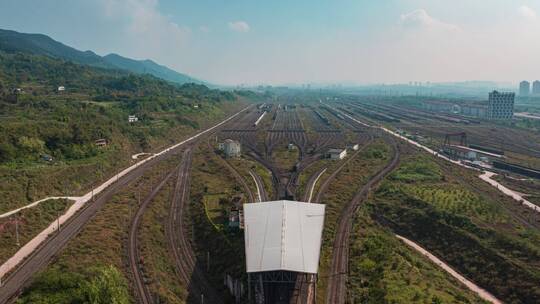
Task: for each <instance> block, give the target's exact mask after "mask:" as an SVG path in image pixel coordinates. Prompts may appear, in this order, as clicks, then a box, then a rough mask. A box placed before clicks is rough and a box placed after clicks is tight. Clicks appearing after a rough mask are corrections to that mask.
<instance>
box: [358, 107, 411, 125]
mask: <svg viewBox="0 0 540 304" xmlns="http://www.w3.org/2000/svg"><path fill="white" fill-rule="evenodd" d="M350 105H352V107H353V108H354V109H359V110H361V111H369V112H370V113H373V114H372V115H374V117H372V118H374V119H379V120H382V121H386V122H400V121H401V119H410V120H417V119H416V118H415V117H403V116H402V115H396V114H395V113H388V112H387V111H384V110H382V109H380V108H378V107H377V106H374V105H369V107H370V108H375V109H379V110H380V111H383V112H378V111H374V110H368V109H366V108H365V107H367V105H365V104H357V103H353V104H350ZM361 114H362V113H361ZM363 115H365V116H368V117H369V115H368V114H363ZM375 116H379V117H375Z"/></svg>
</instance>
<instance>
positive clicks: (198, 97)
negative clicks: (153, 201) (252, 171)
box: [0, 51, 246, 212]
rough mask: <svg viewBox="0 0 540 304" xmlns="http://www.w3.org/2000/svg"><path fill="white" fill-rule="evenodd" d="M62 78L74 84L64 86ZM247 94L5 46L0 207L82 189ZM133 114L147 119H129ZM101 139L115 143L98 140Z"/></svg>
mask: <svg viewBox="0 0 540 304" xmlns="http://www.w3.org/2000/svg"><path fill="white" fill-rule="evenodd" d="M60 85H62V86H65V87H66V90H65V91H62V92H58V91H57V87H58V86H60ZM15 88H20V89H21V91H20V92H14V89H15ZM240 100H242V101H240ZM245 100H246V98H245V97H241V96H238V95H236V94H234V93H231V92H222V91H218V90H210V89H208V88H207V87H205V86H202V85H195V84H186V85H182V86H180V85H175V84H171V83H168V82H166V81H163V80H160V79H157V78H154V77H152V76H149V75H141V76H136V75H131V74H128V73H126V72H122V71H116V70H110V69H100V68H94V67H89V66H84V65H78V64H75V63H72V62H69V61H62V60H59V59H54V58H50V57H44V56H36V55H28V54H22V53H15V54H11V53H4V52H1V51H0V113H2V114H1V116H0V118H1V120H2V124H0V178H1V179H2V180H3V181H5V182H3V183H2V184H1V185H0V191H1V193H2V194H3V196H2V197H1V198H0V212H3V211H6V210H10V209H12V208H15V207H17V206H20V205H22V204H26V203H28V202H31V201H33V200H37V199H40V198H42V197H44V196H47V195H80V194H82V193H84V191H86V190H88V189H89V188H90V186H92V185H95V183H97V182H99V181H103V180H104V179H106V178H107V177H110V176H111V175H112V174H113V172H116V171H118V170H119V169H120V168H122V167H126V166H127V165H128V164H129V163H130V162H131V158H130V156H131V154H134V153H138V152H154V151H156V150H158V149H160V148H162V147H164V146H167V145H170V144H171V143H174V142H177V141H179V140H180V139H182V138H185V137H186V136H187V135H189V134H192V133H194V132H196V131H197V130H198V129H201V128H204V127H207V126H209V125H211V124H212V123H214V122H216V121H218V120H220V119H222V118H223V117H224V116H225V115H227V114H229V113H231V112H232V111H236V110H238V109H239V108H240V107H241V106H243V105H245V104H246V101H245ZM194 105H198V107H197V108H195V107H194ZM129 115H136V116H137V117H138V118H139V121H138V122H136V123H129V122H128V116H129ZM98 139H104V140H105V141H106V142H107V145H106V146H97V145H96V142H95V141H96V140H98Z"/></svg>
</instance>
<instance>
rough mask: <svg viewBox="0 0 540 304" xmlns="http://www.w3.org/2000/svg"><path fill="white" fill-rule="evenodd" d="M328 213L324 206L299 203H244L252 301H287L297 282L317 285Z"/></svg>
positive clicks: (245, 237) (247, 259)
mask: <svg viewBox="0 0 540 304" xmlns="http://www.w3.org/2000/svg"><path fill="white" fill-rule="evenodd" d="M324 212H325V205H323V204H312V203H304V202H297V201H286V200H281V201H271V202H261V203H252V204H244V229H245V230H244V241H245V251H246V270H247V273H248V281H249V282H248V298H249V301H250V303H281V302H283V303H285V302H286V301H287V299H289V298H290V297H292V295H293V291H294V288H295V283H296V281H297V278H300V279H303V281H304V282H306V283H305V284H308V285H309V284H311V285H312V287H313V288H314V287H315V283H316V276H317V272H318V268H319V256H320V250H321V240H322V230H323V225H324ZM287 303H288V302H287Z"/></svg>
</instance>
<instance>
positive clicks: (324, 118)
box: [313, 110, 330, 126]
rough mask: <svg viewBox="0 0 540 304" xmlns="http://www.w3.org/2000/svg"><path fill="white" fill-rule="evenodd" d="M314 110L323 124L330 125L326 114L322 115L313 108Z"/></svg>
mask: <svg viewBox="0 0 540 304" xmlns="http://www.w3.org/2000/svg"><path fill="white" fill-rule="evenodd" d="M313 111H314V112H315V114H317V116H318V117H319V118H320V119H321V120H322V121H323V122H324V124H325V125H327V126H329V125H330V121H328V118H326V116H324V115H322V114H321V112H319V111H317V110H313Z"/></svg>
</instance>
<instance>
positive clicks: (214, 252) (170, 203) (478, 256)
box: [0, 95, 540, 304]
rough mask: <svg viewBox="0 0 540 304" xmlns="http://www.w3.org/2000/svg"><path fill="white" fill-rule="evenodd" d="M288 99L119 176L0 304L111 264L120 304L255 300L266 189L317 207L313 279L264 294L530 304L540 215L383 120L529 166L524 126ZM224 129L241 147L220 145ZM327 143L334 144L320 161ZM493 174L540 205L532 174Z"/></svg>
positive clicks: (0, 296) (539, 264) (7, 280)
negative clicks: (48, 281)
mask: <svg viewBox="0 0 540 304" xmlns="http://www.w3.org/2000/svg"><path fill="white" fill-rule="evenodd" d="M287 97H288V96H282V97H280V99H278V100H277V101H276V100H273V101H268V102H266V103H259V104H256V105H251V106H250V107H248V108H247V109H246V110H244V111H242V112H239V114H238V115H237V116H235V117H233V118H232V119H230V120H229V121H226V122H225V123H223V124H222V125H218V126H216V127H215V128H214V129H211V130H209V131H207V132H206V133H204V134H201V135H200V136H198V137H196V138H192V139H190V140H188V141H186V142H184V143H182V144H180V145H176V146H174V148H172V149H170V150H167V151H166V152H165V153H163V154H160V155H157V156H156V157H154V158H152V159H150V160H148V161H145V162H144V163H142V164H141V165H140V166H138V167H136V168H135V169H134V170H132V171H130V172H128V173H127V174H125V175H124V176H121V177H119V178H118V180H117V181H116V182H115V183H112V184H111V185H110V186H109V187H107V188H105V190H104V191H102V192H101V193H99V194H98V195H96V196H95V197H93V198H92V200H90V201H88V202H87V203H86V205H85V206H84V208H82V209H81V210H80V211H78V213H76V214H75V215H74V216H73V217H72V218H71V219H70V220H69V221H67V222H66V223H65V224H63V225H62V226H61V227H59V229H58V230H57V232H56V233H55V234H54V235H50V236H49V237H48V238H47V239H46V240H45V241H44V242H43V243H42V244H41V245H40V246H39V247H38V248H36V249H35V250H34V251H33V253H32V254H31V255H29V256H28V257H27V258H26V259H24V261H22V262H21V263H20V265H18V266H17V267H15V268H14V269H13V270H12V271H10V272H9V273H8V274H7V275H5V276H3V277H2V283H1V284H0V303H12V302H14V301H15V300H16V299H17V298H19V302H20V303H32V299H35V294H34V293H35V292H36V290H38V291H39V287H38V285H37V284H38V283H39V282H40V280H43V278H44V277H47V274H49V273H54V271H57V272H66V273H71V272H74V273H84V274H88V272H87V270H85V269H90V268H91V267H92V266H96V265H103V266H109V265H112V266H113V267H115V268H116V269H118V270H119V273H120V274H119V276H121V277H122V278H124V281H125V282H124V283H122V284H123V285H125V286H127V287H126V289H127V290H128V292H129V294H130V298H131V299H132V300H131V301H132V302H133V303H144V304H149V303H248V302H249V301H251V303H259V302H257V301H258V298H257V297H256V295H253V294H251V289H250V285H249V284H250V283H249V281H248V280H249V279H248V276H247V274H246V270H245V264H246V259H245V257H244V244H245V243H244V233H243V229H244V227H243V222H242V221H243V219H242V218H243V213H242V205H243V204H255V203H257V202H261V201H262V202H264V201H274V200H298V201H304V202H311V203H319V204H325V205H326V214H325V220H324V229H323V236H322V249H321V254H320V263H319V272H318V275H317V276H313V275H297V276H293V278H292V279H291V280H292V281H293V282H292V283H291V282H289V283H290V284H289V285H287V286H288V287H287V288H289V290H287V291H286V292H285V293H284V296H282V297H280V298H279V301H278V302H277V303H310V304H311V303H332V304H334V303H336V304H339V303H487V302H490V301H491V302H495V301H493V300H490V299H498V300H500V301H501V302H504V303H539V302H540V285H539V284H538V282H540V245H539V244H540V212H537V211H535V210H532V209H531V208H527V207H526V206H523V205H522V204H520V202H517V201H515V200H513V199H512V198H510V197H508V196H506V195H504V194H502V193H501V192H499V191H498V189H496V188H495V187H492V186H490V185H489V184H487V183H485V182H484V181H482V180H480V179H479V178H478V175H479V174H480V173H481V172H479V171H480V170H481V169H480V170H479V169H478V167H472V168H465V167H464V166H460V165H457V164H455V163H451V162H448V161H445V160H444V159H441V158H440V157H437V156H436V155H432V154H430V153H427V152H426V151H424V150H422V149H420V148H418V147H417V146H414V145H411V144H410V143H408V142H406V141H404V140H403V139H401V138H398V137H396V136H394V135H392V134H390V133H388V132H384V131H383V129H381V128H380V127H385V128H388V129H391V130H393V131H396V132H398V131H399V132H400V134H405V135H406V137H407V138H409V139H411V140H414V141H415V142H418V143H419V144H421V145H423V146H425V147H427V148H431V149H433V150H435V151H437V152H436V153H439V151H440V150H441V147H442V146H443V145H444V144H445V136H446V135H447V134H457V133H463V132H465V133H466V134H467V140H468V141H469V143H472V144H474V145H475V146H476V147H480V149H491V150H492V151H502V152H504V160H505V162H509V163H513V164H517V165H520V166H525V167H528V168H539V167H540V135H539V134H538V133H537V132H536V133H535V132H533V131H529V130H524V129H520V128H517V127H515V126H512V125H494V124H492V123H488V122H486V121H480V120H478V119H474V118H470V117H461V116H457V115H452V114H443V113H432V112H429V111H427V110H423V109H421V108H420V107H418V106H416V107H415V106H411V105H408V104H407V105H406V106H405V105H404V104H405V103H404V102H402V101H401V100H394V99H390V100H381V99H378V98H375V97H373V98H359V97H353V96H340V99H339V100H334V101H332V102H324V103H323V102H320V98H314V97H312V96H309V95H308V96H302V99H305V100H300V101H297V100H295V101H294V102H292V101H290V99H288V98H287ZM321 99H322V98H321ZM226 140H232V141H237V142H238V143H239V144H240V147H241V155H240V156H238V157H227V155H226V152H227V151H224V150H223V149H222V148H219V146H220V144H222V143H224V142H225V141H226ZM331 149H334V150H335V149H338V150H346V156H345V157H344V158H342V159H341V158H337V159H330V157H329V155H330V150H331ZM480 152H482V151H480ZM484 152H487V151H484ZM441 153H442V152H441ZM496 172H497V173H498V174H499V175H498V176H497V177H496V180H497V181H499V182H500V183H501V184H504V185H506V186H508V187H509V188H511V189H513V190H515V191H518V192H520V193H523V194H526V195H527V196H526V197H529V198H530V201H531V202H532V203H534V204H540V199H539V198H540V192H539V191H538V187H539V182H538V179H533V178H529V177H524V176H520V175H516V174H514V173H512V172H505V171H503V170H500V171H496ZM396 235H398V236H396ZM403 239H405V240H410V242H409V243H407V242H402V241H400V240H403ZM407 244H418V245H419V246H421V248H423V249H422V250H425V251H427V252H429V253H430V254H431V255H433V256H435V257H436V258H437V259H439V260H440V261H444V263H446V264H445V267H446V270H445V268H444V267H442V266H441V265H438V264H437V263H435V262H432V261H430V260H429V259H427V258H426V257H425V256H424V254H423V253H421V252H418V251H415V250H414V248H413V247H411V246H409V245H407ZM81 261H85V262H81ZM449 268H451V269H453V271H455V272H454V273H458V274H459V275H461V276H463V277H464V278H466V279H468V280H469V281H471V282H473V283H474V284H476V285H478V286H479V287H480V288H482V289H483V290H484V291H485V293H486V294H488V295H489V297H487V296H485V295H482V294H481V293H480V292H478V290H477V289H474V288H471V284H472V283H471V284H467V285H466V284H463V283H462V281H460V279H458V278H457V277H456V275H455V274H452V273H451V271H450V272H449V271H448V269H449ZM88 275H89V274H88ZM36 277H37V278H38V279H35V278H36ZM36 282H37V283H36ZM122 284H119V285H122ZM261 284H262V283H261ZM474 284H472V285H474ZM59 288H60V287H59ZM19 302H17V303H19Z"/></svg>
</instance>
